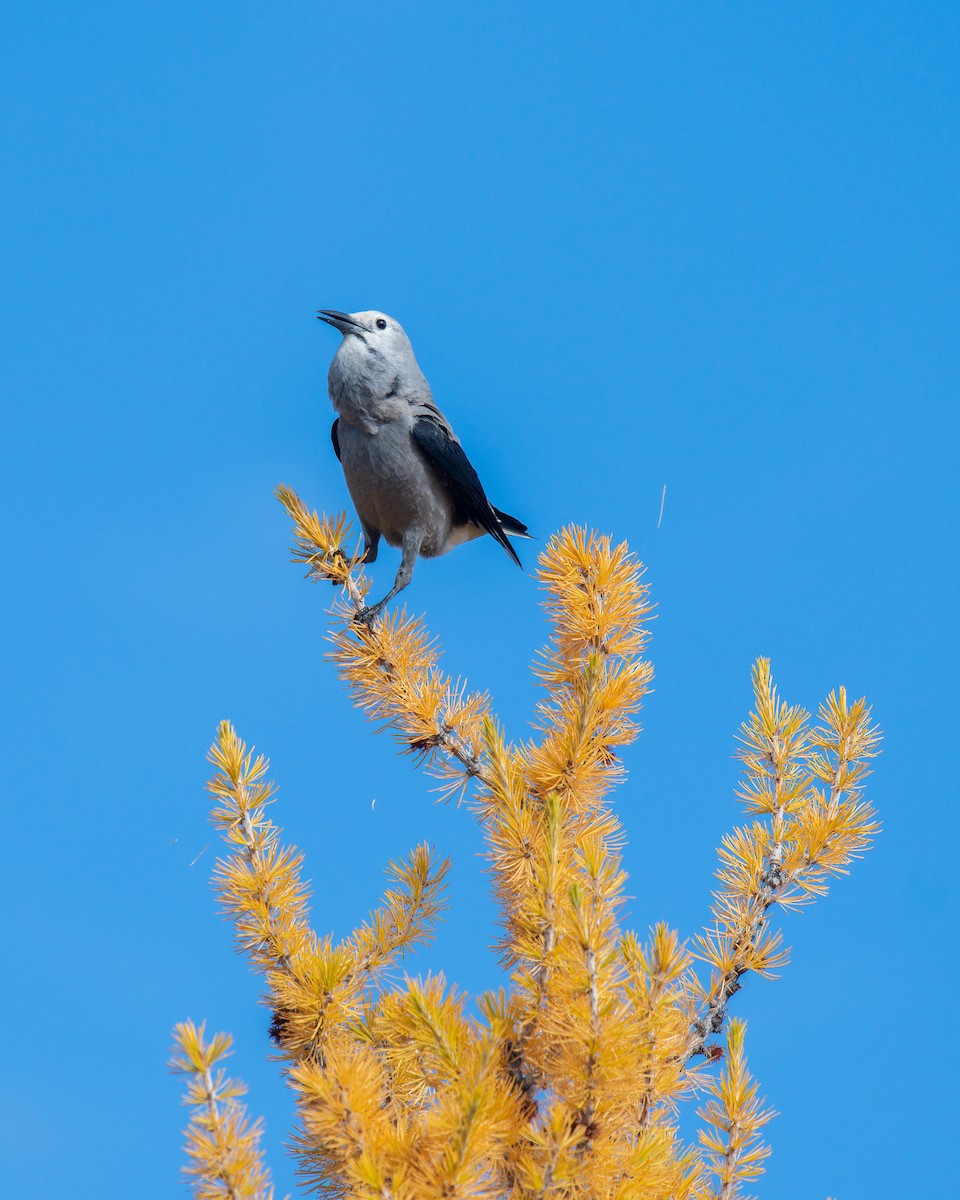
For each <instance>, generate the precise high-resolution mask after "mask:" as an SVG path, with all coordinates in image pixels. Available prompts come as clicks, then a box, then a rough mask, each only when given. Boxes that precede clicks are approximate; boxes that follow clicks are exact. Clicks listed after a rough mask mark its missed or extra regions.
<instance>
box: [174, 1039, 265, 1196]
mask: <svg viewBox="0 0 960 1200" xmlns="http://www.w3.org/2000/svg"><path fill="white" fill-rule="evenodd" d="M204 1028H205V1026H204V1025H203V1024H201V1025H200V1026H199V1028H198V1027H197V1026H196V1025H194V1023H193V1022H192V1021H184V1022H182V1023H181V1024H179V1025H177V1026H176V1027H175V1028H174V1041H175V1053H174V1055H173V1057H172V1058H171V1060H170V1068H171V1070H173V1071H174V1072H175V1073H177V1074H179V1075H185V1076H186V1077H187V1094H186V1096H185V1097H184V1103H185V1104H188V1105H190V1107H191V1108H192V1110H193V1111H192V1113H191V1116H190V1124H189V1126H188V1127H187V1130H186V1137H187V1142H186V1147H185V1149H186V1154H187V1158H188V1160H189V1165H188V1166H186V1167H184V1174H185V1175H187V1177H188V1178H189V1179H190V1186H191V1189H192V1191H193V1194H194V1196H195V1197H196V1198H197V1200H272V1198H273V1186H272V1185H271V1183H270V1172H269V1171H268V1170H267V1168H266V1167H265V1166H264V1163H263V1155H262V1153H261V1150H260V1138H261V1135H262V1133H263V1123H262V1122H261V1121H254V1122H253V1123H252V1124H251V1123H250V1121H249V1120H248V1119H247V1114H246V1109H245V1107H244V1105H242V1104H240V1103H239V1099H238V1098H239V1097H240V1096H242V1095H244V1093H245V1092H246V1090H247V1089H246V1087H245V1086H244V1085H243V1084H242V1083H240V1082H239V1081H237V1080H233V1079H230V1078H229V1077H228V1076H227V1075H226V1074H225V1072H224V1071H223V1070H222V1068H221V1067H220V1065H219V1064H220V1063H221V1062H222V1061H223V1059H224V1058H225V1057H226V1056H227V1055H228V1054H229V1053H230V1046H231V1042H232V1039H231V1038H230V1036H229V1034H225V1033H217V1034H214V1035H213V1037H212V1038H211V1039H210V1040H209V1041H207V1040H206V1039H205V1037H204Z"/></svg>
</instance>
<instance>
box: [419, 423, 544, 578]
mask: <svg viewBox="0 0 960 1200" xmlns="http://www.w3.org/2000/svg"><path fill="white" fill-rule="evenodd" d="M413 441H414V444H415V445H416V446H417V447H418V449H419V450H420V451H421V453H422V454H423V456H424V458H425V459H426V460H427V462H428V463H429V464H430V466H431V467H433V469H434V470H435V471H436V472H437V474H438V475H439V476H440V477H441V478H442V479H443V481H444V482H445V483H446V485H447V487H448V488H449V490H450V495H451V497H452V499H453V502H454V505H455V510H454V519H455V520H456V521H457V523H458V524H461V525H479V526H480V528H481V529H485V530H486V531H487V533H489V534H490V536H491V537H493V538H495V539H496V541H498V542H499V543H500V545H501V546H502V547H503V548H504V550H506V552H507V553H508V554H509V555H510V557H511V558H512V559H513V561H514V562H515V563H516V564H517V566H518V567H519V566H520V565H521V563H520V559H519V558H518V557H517V552H516V550H514V548H513V547H512V546H511V545H510V539H509V538H508V537H507V535H506V533H505V532H504V529H503V525H502V524H501V523H500V518H499V516H498V515H497V511H496V509H495V508H494V507H493V505H492V504H491V503H490V501H489V500H488V499H487V495H486V492H484V490H483V484H482V483H481V482H480V478H479V476H478V475H477V473H476V471H475V470H474V469H473V466H472V465H471V463H470V460H469V459H468V458H467V456H466V455H465V454H464V452H463V447H462V446H461V445H460V443H459V442H458V441H455V440H454V439H453V438H452V437H451V436H450V434H449V433H448V431H447V430H446V429H445V428H444V427H443V426H442V425H441V424H440V423H439V422H438V421H435V420H434V419H433V418H432V417H427V416H420V417H417V418H416V420H415V421H414V423H413Z"/></svg>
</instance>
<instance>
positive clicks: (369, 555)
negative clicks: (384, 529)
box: [360, 525, 380, 563]
mask: <svg viewBox="0 0 960 1200" xmlns="http://www.w3.org/2000/svg"><path fill="white" fill-rule="evenodd" d="M379 546H380V530H379V529H370V528H369V527H368V526H367V525H364V526H363V553H362V554H361V555H360V561H361V562H362V563H372V562H376V561H377V549H378V548H379Z"/></svg>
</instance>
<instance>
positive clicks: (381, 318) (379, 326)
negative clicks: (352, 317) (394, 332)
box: [377, 317, 387, 329]
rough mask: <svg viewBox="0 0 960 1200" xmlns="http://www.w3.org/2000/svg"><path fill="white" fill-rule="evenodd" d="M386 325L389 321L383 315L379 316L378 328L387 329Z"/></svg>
mask: <svg viewBox="0 0 960 1200" xmlns="http://www.w3.org/2000/svg"><path fill="white" fill-rule="evenodd" d="M386 327H387V323H386V321H385V320H384V319H383V317H378V318H377V328H378V329H386Z"/></svg>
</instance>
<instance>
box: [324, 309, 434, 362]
mask: <svg viewBox="0 0 960 1200" xmlns="http://www.w3.org/2000/svg"><path fill="white" fill-rule="evenodd" d="M317 319H318V320H320V321H324V322H326V324H327V325H332V326H333V328H334V329H338V330H339V331H340V332H341V333H342V334H343V340H344V343H346V342H349V341H350V340H351V339H356V340H357V341H359V342H362V343H363V345H364V346H365V347H366V349H367V351H368V353H370V354H382V355H383V356H384V358H386V359H389V360H391V361H395V362H396V363H397V364H398V365H399V364H400V363H402V362H403V361H404V360H406V359H408V358H410V359H412V358H413V347H412V346H411V345H410V339H409V338H408V337H407V335H406V334H405V333H404V331H403V326H402V325H401V324H400V322H399V321H395V320H394V319H393V317H388V316H387V314H386V313H382V312H375V311H373V310H371V311H370V312H355V313H345V312H337V310H336V309H335V308H321V309H320V311H319V312H318V313H317Z"/></svg>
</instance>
